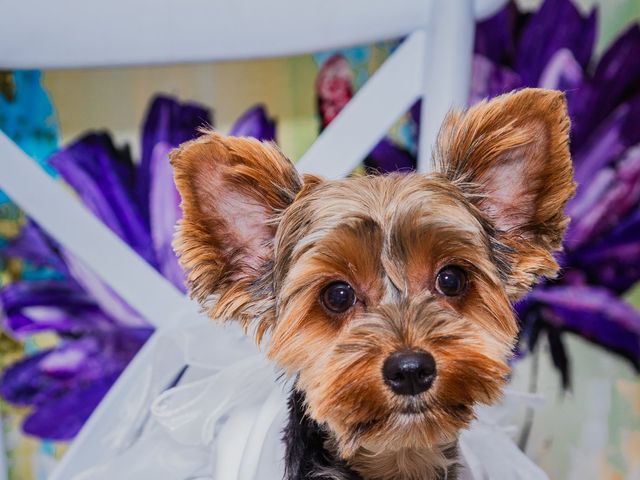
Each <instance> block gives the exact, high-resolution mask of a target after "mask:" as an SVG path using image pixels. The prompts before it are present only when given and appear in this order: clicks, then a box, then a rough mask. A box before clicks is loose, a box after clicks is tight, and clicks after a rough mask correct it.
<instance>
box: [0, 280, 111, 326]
mask: <svg viewBox="0 0 640 480" xmlns="http://www.w3.org/2000/svg"><path fill="white" fill-rule="evenodd" d="M0 302H1V303H2V309H3V312H4V315H5V327H6V328H7V329H8V330H9V331H10V332H12V333H13V334H14V335H15V336H17V337H19V338H21V337H24V336H25V335H28V334H31V333H34V332H39V331H47V330H52V331H56V332H60V333H65V334H70V333H73V334H78V333H80V332H83V331H87V330H90V329H92V328H93V329H95V328H99V327H100V325H108V324H109V323H110V322H109V320H108V318H107V317H106V316H105V315H104V314H103V313H102V311H101V310H100V308H99V307H98V305H97V304H96V303H95V301H94V300H93V299H92V298H90V297H89V296H88V295H87V294H86V293H85V292H83V291H82V290H81V289H80V288H79V287H78V285H76V284H75V283H74V282H70V281H66V280H39V281H22V282H14V283H10V284H8V285H6V286H4V287H3V288H2V289H1V290H0Z"/></svg>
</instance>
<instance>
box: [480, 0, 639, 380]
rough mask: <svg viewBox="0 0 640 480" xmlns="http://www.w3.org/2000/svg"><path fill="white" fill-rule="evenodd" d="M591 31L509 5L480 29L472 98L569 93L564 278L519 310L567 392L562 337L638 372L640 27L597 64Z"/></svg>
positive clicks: (530, 338)
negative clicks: (634, 299) (546, 348)
mask: <svg viewBox="0 0 640 480" xmlns="http://www.w3.org/2000/svg"><path fill="white" fill-rule="evenodd" d="M596 23H597V13H596V12H595V11H592V12H591V13H590V14H589V15H586V16H584V15H582V14H581V13H580V12H579V10H578V9H577V8H576V6H575V5H574V4H573V3H572V2H571V1H570V0H546V1H545V2H544V3H543V5H542V6H541V8H540V9H539V10H538V11H537V12H535V13H533V14H524V13H521V12H519V11H518V9H517V7H516V6H515V4H514V3H513V2H511V3H509V4H508V5H507V6H506V7H505V8H504V9H503V10H502V11H500V12H499V13H498V14H496V15H495V16H494V17H492V18H490V19H488V20H486V21H484V22H482V23H480V24H479V25H478V28H477V31H476V54H475V58H474V68H473V74H474V76H473V79H472V93H471V97H470V103H473V102H475V101H477V100H479V99H481V98H485V97H493V96H495V95H499V94H501V93H505V92H507V91H509V90H512V89H514V88H521V87H526V86H540V87H544V88H555V89H559V90H564V91H565V92H566V97H567V102H568V108H569V113H570V115H571V119H572V131H571V150H572V155H573V159H574V167H575V176H576V180H577V182H578V191H577V193H576V196H575V198H574V199H573V200H572V201H571V202H570V203H569V205H568V206H567V214H568V215H569V216H570V217H571V219H572V222H571V225H570V227H569V230H568V233H567V238H566V241H565V246H564V247H565V249H564V252H563V254H562V255H560V256H559V258H558V260H559V262H560V264H561V265H562V267H563V271H562V274H561V276H560V278H558V279H557V280H554V281H549V282H546V283H545V284H544V285H541V286H538V287H536V288H535V289H534V290H533V291H532V293H531V294H530V295H529V296H528V297H527V298H526V299H525V300H523V301H522V302H520V303H519V305H517V311H518V313H519V318H520V321H521V324H522V334H521V335H522V346H521V350H522V348H524V347H528V349H532V348H535V345H536V343H537V340H538V339H539V337H540V334H545V335H546V336H547V338H548V340H549V344H550V347H551V348H550V350H551V354H552V360H553V362H554V363H555V365H556V366H557V367H558V368H559V370H560V371H561V373H562V379H563V383H564V384H565V386H568V385H569V378H570V377H569V375H570V372H569V363H570V359H569V358H568V357H567V354H566V349H565V348H564V344H563V341H562V336H563V332H565V331H569V332H573V333H575V334H578V335H580V336H582V337H583V338H585V339H587V340H589V341H591V342H593V343H595V344H597V345H600V346H602V347H604V348H607V349H608V350H610V351H612V352H615V353H617V354H619V355H621V356H623V357H625V358H627V359H628V360H629V361H630V362H631V363H632V364H633V365H634V366H635V367H636V368H637V369H640V313H639V312H638V311H637V310H636V309H634V308H633V307H631V306H630V305H629V304H628V303H626V302H625V301H624V300H623V299H622V298H621V295H622V294H623V293H625V292H626V291H627V290H629V288H630V287H632V286H633V285H634V284H635V283H636V282H637V281H638V280H640V146H639V145H640V65H639V64H638V62H633V61H630V59H632V58H636V57H638V56H640V28H638V26H637V25H634V26H632V27H631V28H629V29H628V30H627V31H626V32H624V33H623V34H622V35H621V36H620V37H619V38H618V39H617V40H616V41H615V42H613V44H612V45H611V46H610V47H609V49H608V50H607V51H606V52H605V53H604V55H603V56H602V58H601V59H600V61H599V62H598V63H597V64H595V63H594V61H593V60H592V58H591V55H592V50H593V45H594V41H595V32H596ZM559 26H560V27H559Z"/></svg>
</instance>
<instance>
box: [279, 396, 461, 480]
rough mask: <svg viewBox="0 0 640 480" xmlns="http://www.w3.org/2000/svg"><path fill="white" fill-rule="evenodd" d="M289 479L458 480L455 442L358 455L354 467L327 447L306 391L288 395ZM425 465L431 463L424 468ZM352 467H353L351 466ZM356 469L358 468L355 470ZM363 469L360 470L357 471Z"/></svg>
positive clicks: (287, 456) (325, 437)
mask: <svg viewBox="0 0 640 480" xmlns="http://www.w3.org/2000/svg"><path fill="white" fill-rule="evenodd" d="M283 440H284V442H285V447H286V454H285V468H286V470H285V479H286V480H308V479H312V478H313V479H314V480H315V479H319V480H444V479H445V478H446V479H447V480H456V478H457V472H456V470H457V463H456V461H455V457H456V454H457V447H456V445H451V446H449V447H448V448H446V449H445V450H444V451H442V452H438V454H435V453H433V452H408V451H407V452H399V453H398V452H396V453H393V454H389V455H375V456H371V455H367V454H365V453H361V454H357V455H356V456H355V457H354V458H353V460H352V461H351V463H352V466H350V465H348V464H347V463H346V462H345V461H344V460H342V459H340V458H339V457H338V456H337V455H335V453H334V452H333V451H331V450H330V449H328V448H327V444H328V443H329V442H328V440H329V435H328V433H327V432H326V430H325V429H323V428H322V427H321V426H320V425H318V424H317V423H316V422H315V421H313V420H312V419H311V418H309V417H308V416H307V415H306V414H305V411H304V394H303V393H301V392H299V391H297V390H294V391H293V392H292V393H291V396H290V397H289V421H288V424H287V426H286V428H285V431H284V438H283ZM425 465H428V466H427V467H425ZM352 467H353V468H352ZM356 470H357V471H356ZM358 472H361V473H358Z"/></svg>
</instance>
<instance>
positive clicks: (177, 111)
mask: <svg viewBox="0 0 640 480" xmlns="http://www.w3.org/2000/svg"><path fill="white" fill-rule="evenodd" d="M211 122H212V119H211V113H210V111H209V110H208V109H206V108H204V107H203V106H201V105H198V104H195V103H180V102H178V101H177V100H176V99H175V98H173V97H169V96H161V95H158V96H156V97H155V98H154V99H153V100H152V102H151V105H150V106H149V110H148V111H147V115H146V119H145V122H144V126H143V128H142V155H141V161H140V167H139V169H138V173H139V175H138V199H139V203H140V205H141V208H142V215H143V217H144V218H148V217H149V201H150V200H149V193H150V191H151V184H152V175H153V174H152V172H151V164H152V158H153V152H154V149H155V146H156V144H158V143H164V144H166V145H171V146H173V147H177V146H178V145H180V144H181V143H184V142H186V141H188V140H191V139H193V138H195V137H197V136H198V128H200V127H206V126H209V125H211Z"/></svg>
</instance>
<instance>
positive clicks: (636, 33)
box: [559, 24, 640, 143]
mask: <svg viewBox="0 0 640 480" xmlns="http://www.w3.org/2000/svg"><path fill="white" fill-rule="evenodd" d="M559 30H561V29H559ZM637 58H640V26H639V25H637V24H634V25H632V26H631V27H630V28H629V29H628V30H627V31H626V32H624V33H623V34H622V35H620V36H619V37H618V39H617V40H616V41H614V42H613V43H612V45H611V46H610V47H609V48H608V49H607V51H606V52H605V53H604V55H603V56H602V58H601V60H600V62H599V63H598V66H597V68H596V71H595V73H594V75H593V79H592V80H591V82H590V83H591V88H589V90H588V91H585V92H584V94H582V95H581V98H580V102H579V104H577V105H576V107H577V108H576V111H577V110H578V108H579V110H580V114H579V115H576V116H575V117H574V118H573V128H572V140H573V142H577V143H582V142H584V141H585V140H586V139H587V137H589V135H590V134H591V132H592V131H593V130H594V129H595V128H596V126H597V125H598V124H599V123H600V122H601V121H602V119H604V118H606V117H608V116H609V114H610V113H611V112H612V111H613V110H614V109H615V108H616V107H617V106H618V105H620V104H622V103H624V102H626V101H628V100H629V99H631V98H632V97H634V96H636V95H638V94H639V93H640V62H638V61H636V60H634V59H637Z"/></svg>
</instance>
